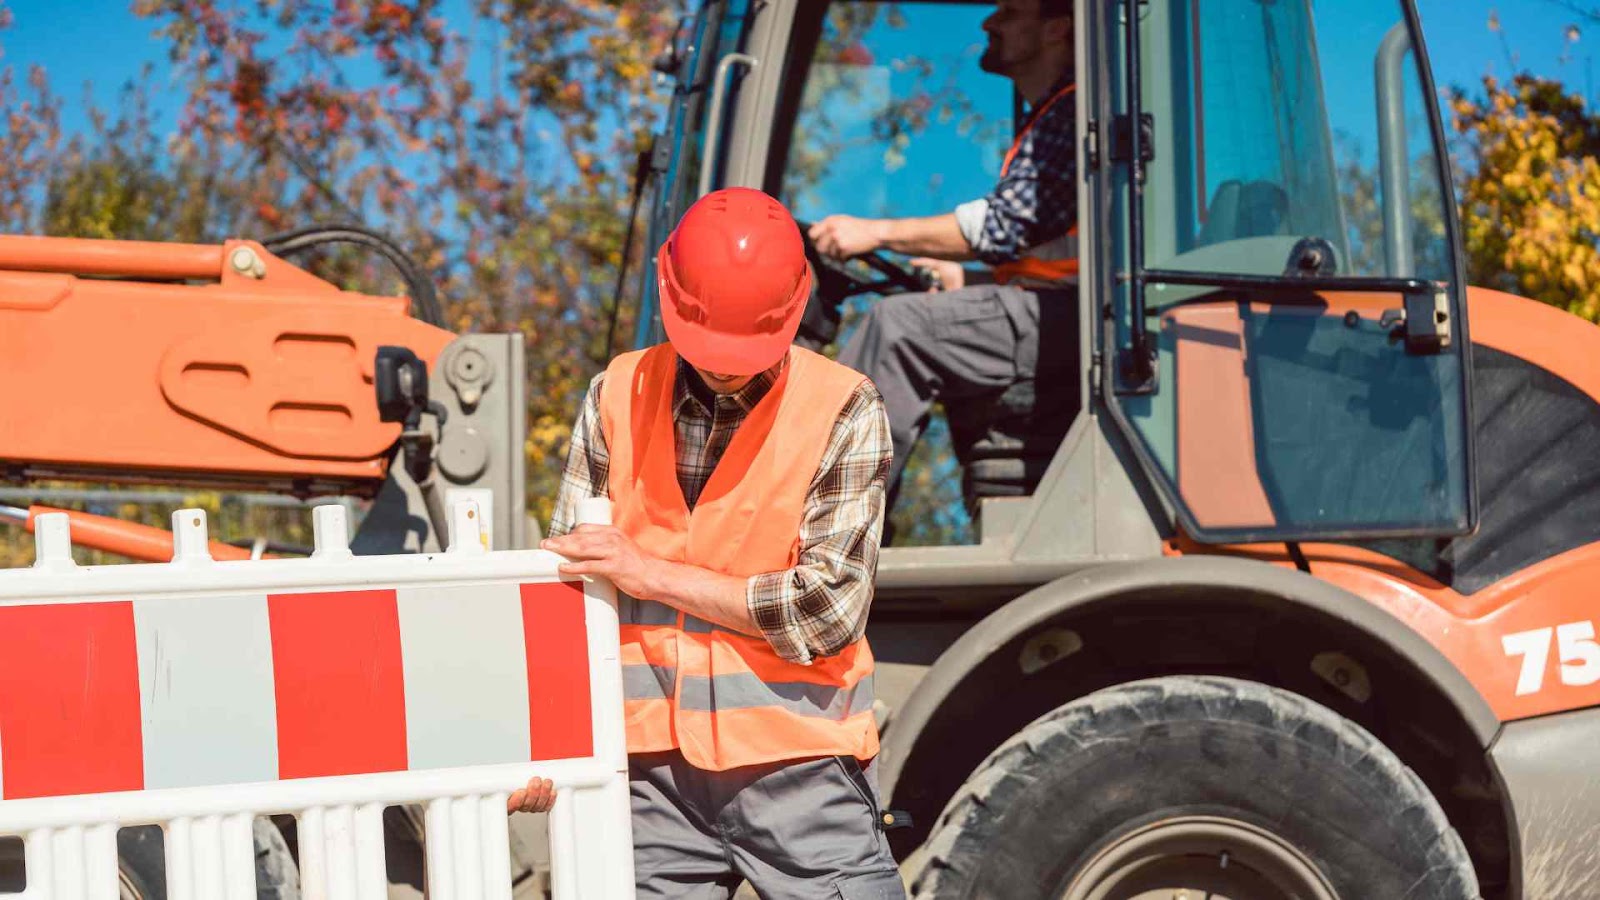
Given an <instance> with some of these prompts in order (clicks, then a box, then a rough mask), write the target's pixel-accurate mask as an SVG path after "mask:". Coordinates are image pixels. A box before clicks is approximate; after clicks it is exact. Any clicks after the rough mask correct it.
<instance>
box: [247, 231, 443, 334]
mask: <svg viewBox="0 0 1600 900" xmlns="http://www.w3.org/2000/svg"><path fill="white" fill-rule="evenodd" d="M324 244H355V245H357V246H361V247H366V248H367V249H369V250H375V251H377V252H378V254H379V255H381V256H382V257H383V258H384V259H386V260H388V261H389V263H390V265H392V266H394V267H395V269H396V270H397V271H398V272H399V273H400V278H401V280H402V281H404V282H405V284H406V292H407V293H408V294H409V295H410V297H411V301H412V308H413V309H414V310H415V314H416V317H417V318H418V319H421V320H422V321H424V322H427V323H428V324H429V325H433V326H435V327H437V328H443V327H445V326H444V311H443V309H442V308H441V307H440V306H439V293H438V291H437V290H435V289H434V286H433V281H432V280H430V279H429V278H428V277H427V274H426V273H424V272H423V270H422V267H421V266H419V265H417V262H416V260H414V259H412V258H411V257H410V256H409V255H408V254H407V253H406V252H405V251H404V250H402V249H400V246H399V245H398V244H396V243H395V242H394V241H392V240H390V239H389V238H388V237H386V236H384V235H383V234H380V233H378V232H376V231H373V230H371V229H368V228H362V227H361V226H359V225H312V226H309V227H306V228H299V229H296V230H294V231H285V232H282V233H281V234H275V235H272V236H270V237H267V238H265V239H263V240H262V241H261V246H263V247H265V248H266V249H267V251H268V252H270V253H273V254H276V255H278V256H292V255H294V254H296V253H300V252H304V251H306V250H309V249H311V248H313V247H320V246H322V245H324Z"/></svg>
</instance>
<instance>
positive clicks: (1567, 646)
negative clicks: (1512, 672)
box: [1500, 622, 1600, 697]
mask: <svg viewBox="0 0 1600 900" xmlns="http://www.w3.org/2000/svg"><path fill="white" fill-rule="evenodd" d="M1552 637H1553V639H1554V641H1553V642H1554V643H1555V644H1556V646H1557V648H1558V649H1559V650H1560V653H1561V683H1562V684H1568V685H1574V686H1582V685H1586V684H1594V683H1595V682H1597V681H1600V644H1597V643H1595V639H1594V623H1593V622H1568V623H1567V624H1565V625H1557V626H1556V627H1554V628H1535V629H1533V630H1532V631H1519V632H1517V633H1516V634H1508V635H1505V636H1503V637H1501V638H1500V646H1502V647H1504V648H1505V651H1506V655H1507V656H1520V657H1522V671H1521V672H1519V673H1518V674H1517V696H1518V697H1521V696H1523V695H1524V694H1536V693H1538V692H1539V690H1540V689H1541V688H1543V687H1544V675H1545V670H1546V665H1547V663H1548V662H1549V661H1550V644H1551V643H1552Z"/></svg>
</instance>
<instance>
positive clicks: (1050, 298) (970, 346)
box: [809, 0, 1078, 505]
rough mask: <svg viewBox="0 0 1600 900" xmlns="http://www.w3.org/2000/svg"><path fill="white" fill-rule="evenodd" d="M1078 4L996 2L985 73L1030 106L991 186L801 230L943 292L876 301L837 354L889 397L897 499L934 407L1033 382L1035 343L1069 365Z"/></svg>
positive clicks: (1072, 351) (831, 252)
mask: <svg viewBox="0 0 1600 900" xmlns="http://www.w3.org/2000/svg"><path fill="white" fill-rule="evenodd" d="M1072 6H1073V3H1072V0H1000V2H999V4H998V6H997V8H996V9H995V11H994V13H993V14H991V15H990V16H989V17H988V18H987V19H985V20H984V22H983V30H984V32H985V33H986V34H987V35H988V46H987V48H986V49H985V51H984V54H983V57H982V58H981V59H980V61H979V65H980V66H981V67H982V68H983V70H984V71H985V72H992V73H995V74H997V75H1003V76H1005V77H1006V78H1009V79H1011V81H1012V83H1013V84H1014V85H1015V86H1016V90H1017V92H1018V93H1019V94H1020V95H1021V96H1022V97H1023V98H1025V99H1026V100H1027V101H1028V103H1029V104H1030V106H1031V111H1030V113H1029V115H1028V117H1027V119H1026V120H1025V121H1024V124H1023V126H1022V128H1021V129H1020V130H1019V131H1018V132H1017V136H1016V140H1015V143H1013V144H1012V146H1011V150H1010V152H1008V153H1007V154H1006V156H1005V162H1004V165H1003V166H1002V168H1001V175H1000V181H999V183H997V184H996V185H995V187H994V190H992V191H991V192H989V194H987V195H986V196H984V197H981V198H978V199H975V200H972V201H971V202H968V203H963V204H961V205H960V206H958V207H956V208H955V210H954V211H952V212H949V213H945V214H944V215H939V216H933V217H930V218H912V219H861V218H856V217H853V216H845V215H833V216H828V217H827V218H825V219H822V220H821V221H819V222H817V223H816V224H815V225H813V226H812V227H811V230H810V232H809V235H810V237H811V239H812V241H813V242H814V243H815V244H816V247H817V250H818V252H820V253H822V254H823V255H825V256H829V257H832V258H835V259H841V260H842V259H848V258H850V257H853V256H859V255H862V254H864V253H871V252H875V251H878V250H892V251H895V252H898V253H905V254H909V255H912V256H916V257H920V258H919V259H915V260H913V264H916V265H919V266H922V267H926V268H929V269H931V270H933V271H934V273H935V274H937V275H938V276H939V281H940V282H941V284H942V290H941V291H939V292H937V293H932V294H898V295H895V296H891V297H886V298H884V299H883V300H880V301H878V302H877V303H876V304H874V305H873V306H872V308H870V309H869V310H868V312H867V315H866V316H865V318H864V319H863V321H862V322H861V324H860V326H859V327H858V328H857V330H856V332H855V333H854V335H852V336H851V338H850V340H849V341H848V342H847V343H846V345H845V347H844V349H843V350H841V351H840V353H839V361H840V362H841V363H844V364H845V365H847V366H850V367H851V368H853V369H856V370H858V371H860V372H863V373H865V374H866V375H867V376H868V377H869V378H871V379H872V381H873V383H874V384H876V385H877V386H878V389H879V390H880V391H882V392H883V397H884V402H885V404H886V405H887V407H888V411H889V424H890V429H891V431H892V433H893V435H894V470H893V472H892V474H891V476H890V496H891V498H892V497H893V496H894V492H895V486H896V485H897V484H898V482H899V479H900V472H901V470H902V469H903V468H904V466H905V463H906V459H907V458H908V457H909V456H910V454H911V448H912V447H913V446H914V445H915V444H916V441H917V439H918V438H919V437H920V436H921V435H922V432H923V429H924V428H925V427H926V426H927V422H928V414H929V410H930V408H931V407H932V405H933V403H934V401H936V400H937V399H939V398H940V397H945V398H947V399H952V400H957V399H965V398H968V397H975V396H981V395H984V394H994V395H998V394H999V393H1000V392H1001V391H1003V390H1005V389H1006V388H1007V387H1009V386H1011V385H1012V384H1015V383H1017V382H1019V381H1028V380H1034V379H1035V378H1036V376H1038V375H1039V368H1040V348H1041V346H1042V347H1044V348H1045V355H1046V358H1047V360H1054V361H1057V362H1060V364H1061V367H1062V368H1063V369H1064V368H1065V367H1066V366H1067V365H1072V366H1076V358H1077V345H1078V327H1077V316H1076V312H1075V310H1076V308H1077V307H1076V296H1077V287H1076V281H1077V274H1078V260H1077V256H1078V250H1077V221H1078V194H1077V156H1076V152H1075V149H1074V148H1075V141H1076V138H1075V135H1076V116H1077V111H1076V108H1075V107H1076V104H1075V102H1074V90H1073V88H1074V85H1073V81H1074V79H1073V53H1074V51H1073V43H1072V36H1073V23H1072ZM973 259H977V260H980V261H982V262H984V263H987V264H989V265H990V266H992V267H993V275H994V281H995V282H996V283H994V284H985V285H974V286H964V282H965V278H966V272H965V270H964V269H963V267H962V266H961V265H960V262H961V261H965V260H973ZM1047 364H1048V363H1047ZM1052 374H1054V373H1053V372H1052V373H1046V377H1045V378H1042V379H1039V380H1040V381H1041V382H1046V381H1050V380H1051V377H1050V376H1051V375H1052ZM1061 380H1062V381H1063V383H1066V381H1067V375H1066V373H1065V372H1064V371H1063V372H1062V373H1061ZM891 505H892V499H891Z"/></svg>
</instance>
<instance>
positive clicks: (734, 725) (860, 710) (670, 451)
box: [600, 345, 878, 770]
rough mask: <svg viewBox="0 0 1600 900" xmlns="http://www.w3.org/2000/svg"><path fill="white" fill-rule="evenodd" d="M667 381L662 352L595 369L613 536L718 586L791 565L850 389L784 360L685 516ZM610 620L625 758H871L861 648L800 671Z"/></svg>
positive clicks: (665, 609) (733, 648)
mask: <svg viewBox="0 0 1600 900" xmlns="http://www.w3.org/2000/svg"><path fill="white" fill-rule="evenodd" d="M676 376H677V357H676V355H675V354H674V353H673V352H672V349H671V347H669V346H667V345H661V346H658V347H653V348H651V349H649V350H645V351H640V352H636V353H628V354H624V355H622V356H620V357H618V358H617V359H616V360H614V361H613V362H612V364H611V366H610V368H609V369H607V372H606V379H605V382H604V387H603V388H602V390H601V398H600V418H601V428H602V431H603V433H604V436H605V440H606V447H607V450H608V451H609V453H610V457H611V470H610V478H609V479H608V481H609V484H610V493H611V500H612V503H613V513H612V515H613V520H614V521H615V522H616V525H617V527H618V528H620V529H622V531H623V532H624V533H626V534H627V535H628V536H629V537H631V538H632V539H633V540H634V541H635V542H636V543H638V544H639V546H640V548H641V549H643V550H644V551H646V552H648V553H650V554H652V555H655V556H659V557H661V558H663V559H667V560H670V561H673V562H685V563H689V564H691V565H696V566H700V567H702V568H706V569H711V570H712V571H716V572H721V573H723V574H727V575H734V576H737V577H749V576H751V575H756V574H760V573H763V572H775V571H781V570H783V569H786V568H789V567H791V566H793V565H794V563H795V562H796V560H797V559H798V556H799V544H800V540H799V535H800V525H801V521H802V518H803V516H804V513H805V505H806V494H807V493H808V491H809V489H810V484H811V480H812V478H813V477H814V476H815V474H816V472H817V468H818V466H819V465H821V461H822V455H823V452H824V450H825V449H826V447H827V442H828V438H829V436H830V435H831V433H832V431H833V427H834V424H835V422H836V421H837V418H838V413H839V411H840V410H841V409H843V407H844V405H845V403H846V402H848V401H849V399H850V397H851V395H852V394H853V393H854V392H855V390H856V388H857V386H858V385H860V383H861V381H862V376H861V375H860V374H859V373H856V372H854V371H851V370H850V369H847V368H845V367H844V366H841V365H839V364H837V363H834V362H831V361H829V360H827V359H825V358H823V357H821V356H818V355H816V354H814V353H811V352H810V351H807V350H802V349H799V348H792V349H791V351H790V355H789V363H788V365H787V367H786V368H785V370H784V372H783V373H782V374H781V375H780V376H779V377H778V379H777V381H776V382H775V383H774V384H773V386H772V388H771V389H770V390H769V391H768V393H767V395H766V396H765V397H763V398H762V399H761V402H760V403H758V404H756V406H755V408H754V409H752V410H751V411H750V413H749V414H748V415H747V416H746V418H745V421H744V422H743V423H742V424H741V425H740V427H739V430H738V431H737V432H735V434H734V436H733V439H732V440H731V441H730V442H729V444H728V447H727V449H726V450H725V451H724V452H723V456H722V459H721V461H720V462H719V463H718V465H717V468H716V469H715V470H714V471H713V472H712V475H711V478H710V480H708V481H707V483H706V486H705V488H704V490H703V491H702V493H701V499H700V502H699V503H698V504H697V505H696V506H695V509H694V511H693V512H690V511H689V509H688V505H687V503H686V502H685V501H684V499H683V493H682V491H681V489H680V488H679V487H678V480H677V468H676V434H675V431H674V423H673V419H672V393H673V381H674V379H675V378H676ZM779 435H781V440H780V439H778V437H777V436H779ZM618 613H619V616H620V619H621V637H622V664H623V670H622V675H623V692H624V697H625V704H624V706H625V710H626V716H627V728H628V751H629V752H630V753H644V752H652V751H658V750H668V749H672V748H677V749H679V750H680V751H681V752H682V753H683V755H684V758H685V759H687V760H688V761H689V762H690V763H691V764H692V765H694V766H697V767H699V768H702V769H711V770H723V769H730V768H734V767H737V766H748V765H755V764H758V763H764V762H778V761H782V760H788V759H801V758H805V757H812V756H835V755H844V754H851V755H854V756H856V757H858V758H860V759H869V758H871V757H872V756H875V755H876V754H877V752H878V730H877V725H876V722H875V721H874V718H873V715H872V699H873V695H872V673H873V662H872V651H871V650H870V649H869V648H868V647H867V643H866V641H865V640H860V641H857V642H856V643H854V644H852V645H851V646H849V647H847V648H845V650H844V651H843V652H842V653H839V654H838V655H836V656H831V657H827V658H818V659H815V660H813V662H812V664H811V665H809V666H803V665H798V664H795V663H790V662H787V661H785V660H784V659H782V658H781V657H779V656H778V655H777V653H776V652H774V651H773V649H772V647H771V646H770V645H769V644H768V643H767V642H766V641H765V640H764V639H762V638H759V637H752V636H750V635H745V634H740V633H738V632H735V631H732V630H730V629H728V628H724V627H722V626H720V625H717V624H715V623H712V622H707V621H705V620H703V619H699V618H696V617H694V616H690V615H686V614H684V613H681V612H679V611H678V610H676V609H674V608H672V607H670V606H667V605H666V604H663V603H660V602H657V601H654V600H645V599H638V598H634V597H626V596H624V597H622V598H620V599H619V604H618Z"/></svg>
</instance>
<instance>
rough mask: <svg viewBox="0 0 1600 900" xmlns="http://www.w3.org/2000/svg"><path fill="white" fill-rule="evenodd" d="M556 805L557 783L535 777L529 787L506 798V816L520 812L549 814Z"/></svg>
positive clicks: (529, 781)
mask: <svg viewBox="0 0 1600 900" xmlns="http://www.w3.org/2000/svg"><path fill="white" fill-rule="evenodd" d="M555 805H556V785H555V782H553V781H551V780H550V779H548V778H540V777H539V776H537V775H535V776H533V777H532V778H530V779H528V786H527V787H522V788H517V789H516V790H514V791H512V792H511V796H510V797H507V798H506V815H508V816H509V815H511V814H512V813H519V812H528V813H542V812H549V811H550V807H552V806H555Z"/></svg>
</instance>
